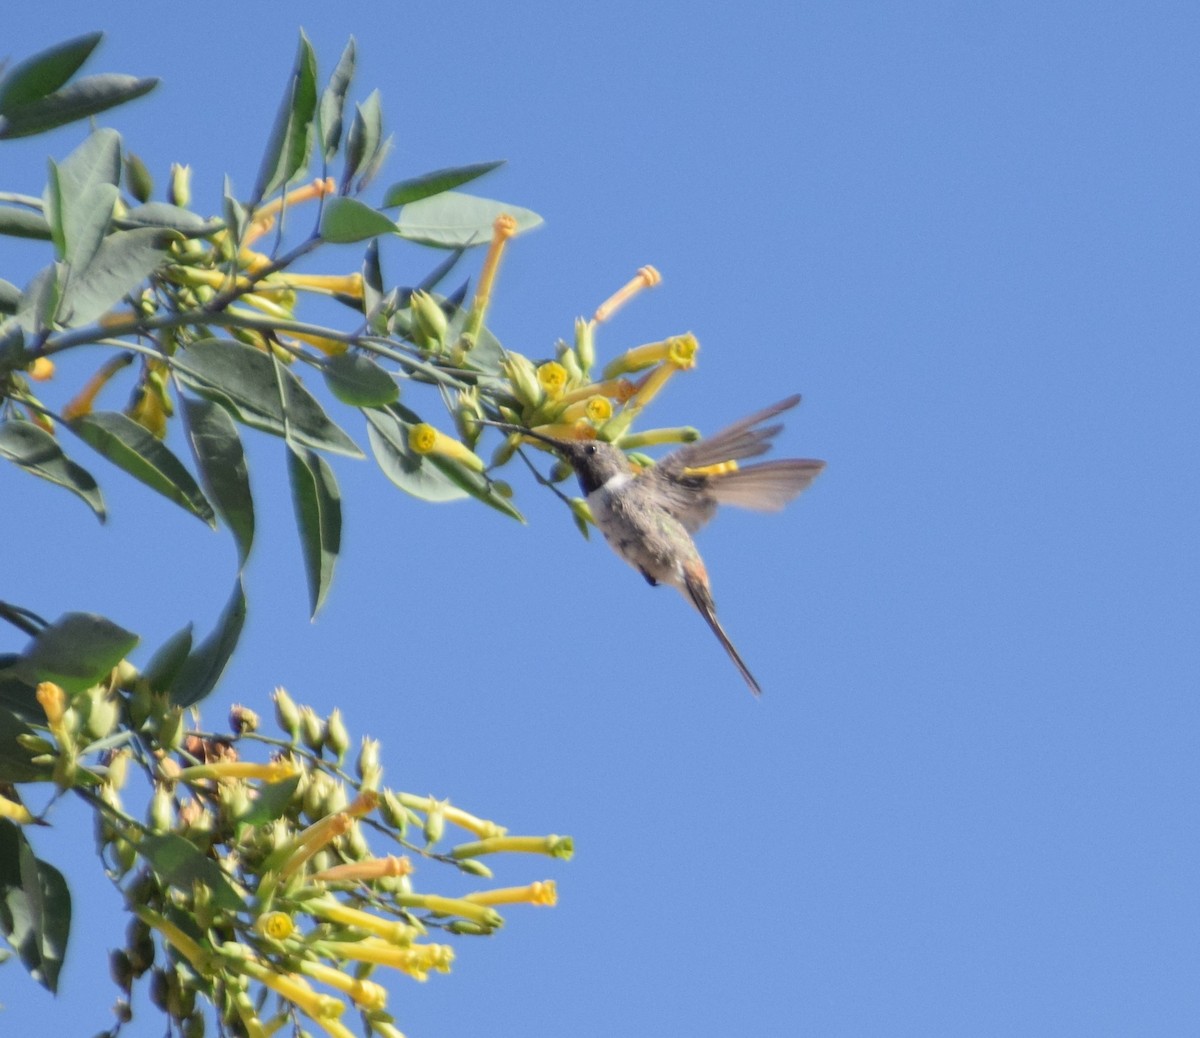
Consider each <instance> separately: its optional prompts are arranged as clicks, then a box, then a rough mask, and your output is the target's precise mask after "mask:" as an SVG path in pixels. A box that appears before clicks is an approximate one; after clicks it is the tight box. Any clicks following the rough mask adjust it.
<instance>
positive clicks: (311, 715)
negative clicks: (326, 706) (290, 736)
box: [300, 706, 325, 753]
mask: <svg viewBox="0 0 1200 1038" xmlns="http://www.w3.org/2000/svg"><path fill="white" fill-rule="evenodd" d="M300 735H301V737H302V738H303V739H304V745H305V746H307V747H308V748H309V749H310V750H312V751H313V752H314V753H320V752H321V747H322V746H323V745H324V743H325V722H324V721H322V720H321V719H320V718H319V717H318V716H317V712H316V711H315V710H314V709H313V708H312V707H311V706H302V707H301V708H300Z"/></svg>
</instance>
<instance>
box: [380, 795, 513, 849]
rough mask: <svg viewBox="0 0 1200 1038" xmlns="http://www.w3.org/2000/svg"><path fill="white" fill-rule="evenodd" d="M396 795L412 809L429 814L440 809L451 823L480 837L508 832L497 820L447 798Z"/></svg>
mask: <svg viewBox="0 0 1200 1038" xmlns="http://www.w3.org/2000/svg"><path fill="white" fill-rule="evenodd" d="M394 795H395V798H396V799H397V800H398V801H399V802H400V803H401V804H402V805H403V806H404V807H407V808H409V809H410V810H412V811H422V812H424V813H425V814H428V813H429V812H430V811H434V810H439V809H440V810H441V812H442V814H443V816H444V817H445V819H446V821H447V822H449V823H450V824H451V825H457V826H458V827H459V828H460V829H466V830H467V832H470V833H474V834H475V835H476V836H478V837H479V838H480V839H483V838H485V837H488V836H503V835H504V834H505V833H506V832H508V830H507V829H505V828H504V826H502V825H497V824H496V823H495V822H489V821H488V820H487V819H486V818H477V817H476V816H475V815H473V814H470V813H468V812H467V811H464V810H463V809H462V808H461V807H455V806H454V805H453V804H451V803H450V802H449V801H446V800H437V799H435V798H434V797H421V796H415V795H413V794H412V793H396V794H394Z"/></svg>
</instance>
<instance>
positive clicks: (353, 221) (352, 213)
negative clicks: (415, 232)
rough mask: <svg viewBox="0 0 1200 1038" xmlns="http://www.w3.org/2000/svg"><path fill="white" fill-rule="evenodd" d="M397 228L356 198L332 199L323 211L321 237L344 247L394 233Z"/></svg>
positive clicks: (381, 214)
mask: <svg viewBox="0 0 1200 1038" xmlns="http://www.w3.org/2000/svg"><path fill="white" fill-rule="evenodd" d="M395 230H396V225H395V224H394V223H393V222H392V221H391V220H389V219H388V218H387V217H386V216H384V215H383V213H380V212H376V211H375V210H374V209H372V208H371V207H370V206H369V205H366V204H365V203H363V202H360V201H359V200H358V199H357V198H331V199H330V200H329V201H328V202H326V203H325V208H324V210H322V212H321V231H320V233H321V237H322V238H324V239H325V240H326V241H327V242H333V243H335V244H344V243H346V242H355V241H364V240H365V239H367V238H374V237H376V236H377V235H380V234H393V233H395Z"/></svg>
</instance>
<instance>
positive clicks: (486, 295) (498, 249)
mask: <svg viewBox="0 0 1200 1038" xmlns="http://www.w3.org/2000/svg"><path fill="white" fill-rule="evenodd" d="M516 233H517V221H516V220H515V219H513V218H512V217H511V216H509V215H508V214H507V213H501V214H500V215H499V216H497V217H496V219H495V221H494V222H493V223H492V243H491V244H490V245H489V246H488V251H487V255H486V256H485V257H484V258H483V268H482V270H480V272H479V287H478V289H476V291H475V299H474V301H473V302H472V303H471V313H470V315H469V316H468V318H467V324H466V327H465V328H464V329H463V334H464V335H466V336H468V337H469V338H471V339H474V337H475V336H477V335H478V334H479V329H480V328H482V327H483V318H484V315H485V314H486V313H487V308H488V304H489V303H490V302H491V299H492V288H493V286H494V285H495V282H496V271H497V270H499V269H500V257H501V256H502V255H504V246H505V245H506V244H507V242H508V239H509V238H511V237H512V236H513V235H514V234H516Z"/></svg>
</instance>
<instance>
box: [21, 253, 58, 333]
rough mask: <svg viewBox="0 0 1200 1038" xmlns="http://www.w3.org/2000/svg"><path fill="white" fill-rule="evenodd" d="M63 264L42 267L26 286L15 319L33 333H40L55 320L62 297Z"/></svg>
mask: <svg viewBox="0 0 1200 1038" xmlns="http://www.w3.org/2000/svg"><path fill="white" fill-rule="evenodd" d="M60 267H61V264H58V263H51V264H49V265H48V266H45V267H42V269H41V270H39V271H38V272H37V273H36V274H34V275H33V277H32V278H30V279H29V284H27V285H26V286H25V291H24V292H22V293H21V301H20V302H19V303H18V304H17V312H16V314H15V315H14V316H13V321H14V322H15V323H16V324H17V325H18V326H19V327H21V328H23V329H25V331H27V332H30V333H31V334H35V335H36V334H39V333H41V332H42V331H44V330H45V329H46V328H48V327H49V326H50V325H51V324H52V323H53V321H54V315H55V313H56V312H57V310H58V302H59V298H60V289H61V279H60Z"/></svg>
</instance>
